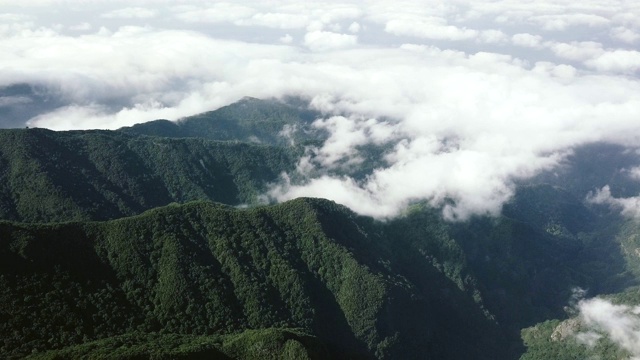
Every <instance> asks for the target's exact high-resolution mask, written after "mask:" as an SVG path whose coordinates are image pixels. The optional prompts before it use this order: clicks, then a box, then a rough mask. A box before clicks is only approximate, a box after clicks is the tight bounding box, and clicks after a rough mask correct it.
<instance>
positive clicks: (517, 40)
mask: <svg viewBox="0 0 640 360" xmlns="http://www.w3.org/2000/svg"><path fill="white" fill-rule="evenodd" d="M511 42H513V44H514V45H517V46H522V47H530V48H540V47H542V36H540V35H531V34H528V33H519V34H514V35H513V36H511Z"/></svg>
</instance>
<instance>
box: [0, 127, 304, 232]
mask: <svg viewBox="0 0 640 360" xmlns="http://www.w3.org/2000/svg"><path fill="white" fill-rule="evenodd" d="M299 152H300V150H298V149H297V148H293V147H288V148H283V147H275V146H267V145H257V144H248V143H237V142H219V141H218V142H216V141H209V140H204V139H195V138H194V139H168V138H160V137H149V136H133V135H126V134H123V133H121V132H117V131H98V130H96V131H71V132H54V131H49V130H45V129H16V130H0V218H2V219H8V220H18V221H29V222H37V221H44V222H47V221H68V220H102V219H113V218H117V217H121V216H126V215H134V214H139V213H141V212H142V211H144V210H148V209H151V208H154V207H157V206H163V205H167V204H169V203H171V202H174V201H176V202H184V201H190V200H198V199H209V200H215V201H219V202H222V203H226V204H232V205H238V204H243V203H252V202H255V201H256V197H257V196H258V195H259V194H261V193H262V192H263V191H264V189H265V185H266V183H267V182H270V181H274V180H275V179H277V177H278V176H279V174H280V173H281V172H282V171H285V170H290V169H292V168H293V167H294V166H295V162H296V161H297V158H298V157H299Z"/></svg>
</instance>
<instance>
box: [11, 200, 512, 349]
mask: <svg viewBox="0 0 640 360" xmlns="http://www.w3.org/2000/svg"><path fill="white" fill-rule="evenodd" d="M421 216H424V215H421ZM395 226H403V227H404V225H403V224H389V225H385V226H383V225H381V224H377V223H374V222H372V221H371V220H370V219H367V218H360V217H357V216H356V215H355V214H353V213H351V212H350V211H348V210H347V209H345V208H343V207H341V206H338V205H336V204H335V203H332V202H329V201H326V200H319V199H315V200H314V199H299V200H295V201H291V202H288V203H284V204H282V205H277V206H271V207H262V208H255V209H251V210H238V209H233V208H229V207H225V206H222V205H217V204H214V203H210V202H193V203H189V204H185V205H171V206H168V207H163V208H159V209H155V210H151V211H148V212H146V213H144V214H142V215H139V216H135V217H131V218H123V219H119V220H112V221H109V222H85V223H64V224H51V225H28V224H13V223H3V224H2V225H1V226H0V238H1V239H2V243H1V247H0V249H1V250H0V264H2V265H0V266H1V270H2V276H1V277H0V282H1V284H0V285H1V286H0V289H2V293H1V295H0V314H1V315H0V316H1V317H2V322H0V324H2V325H0V337H1V338H3V339H4V344H3V347H2V353H3V354H5V356H23V355H25V354H28V353H30V352H31V351H34V350H36V351H42V350H46V349H51V348H54V349H55V348H61V347H64V346H67V345H73V344H81V343H84V342H87V341H93V340H97V339H102V338H107V337H113V336H117V335H121V334H128V333H132V332H135V333H143V334H150V333H151V334H153V333H160V334H181V335H216V334H229V333H236V332H241V331H243V330H245V329H268V328H274V327H275V328H300V329H303V330H304V331H305V332H307V333H309V334H313V335H315V336H317V338H318V339H319V341H320V342H321V343H323V344H326V346H327V348H328V349H331V350H330V351H334V352H335V351H338V352H339V353H341V354H344V353H346V354H348V353H352V354H354V356H356V357H369V356H375V357H378V358H423V357H425V356H427V357H435V358H463V357H467V356H470V355H471V354H474V357H476V358H487V359H492V358H496V357H498V358H503V357H505V355H506V353H505V349H503V348H502V346H501V344H500V343H499V341H498V339H500V338H501V335H502V334H501V332H500V329H499V328H498V327H497V326H496V325H495V323H494V321H493V319H492V318H491V316H490V315H489V314H488V313H487V312H486V311H483V310H484V309H483V307H482V304H481V299H480V297H479V295H478V294H477V289H475V288H474V286H475V284H473V281H470V280H471V278H470V277H469V275H468V274H467V271H468V269H466V267H465V266H464V263H461V262H460V260H461V259H460V256H462V254H461V252H460V249H458V248H457V247H456V245H455V243H454V242H452V241H451V240H450V239H448V238H447V235H446V232H445V233H443V232H442V230H443V229H442V226H444V225H443V224H441V223H438V222H436V223H434V224H420V225H419V226H417V227H416V228H415V229H413V231H412V232H411V233H410V234H407V235H406V236H404V237H401V238H395V237H394V236H393V234H394V233H395ZM429 249H434V250H437V251H439V252H440V253H439V254H438V255H439V256H438V257H439V259H436V258H434V255H435V254H436V253H435V252H434V253H433V254H429V253H427V251H428V250H429ZM474 295H475V296H476V298H474ZM447 344H456V346H448V345H447ZM187 345H188V344H187ZM187 345H185V346H187ZM187 347H188V346H187ZM82 349H84V348H77V347H76V348H73V349H70V350H65V351H84V350H82ZM222 350H223V351H224V347H223V348H222ZM479 350H482V351H481V353H480V354H482V355H477V354H476V351H479ZM328 351H329V350H328Z"/></svg>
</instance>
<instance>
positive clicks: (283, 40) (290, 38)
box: [279, 34, 293, 44]
mask: <svg viewBox="0 0 640 360" xmlns="http://www.w3.org/2000/svg"><path fill="white" fill-rule="evenodd" d="M279 40H280V42H281V43H283V44H291V43H292V42H293V36H291V35H289V34H285V35H284V36H282V37H280V39H279Z"/></svg>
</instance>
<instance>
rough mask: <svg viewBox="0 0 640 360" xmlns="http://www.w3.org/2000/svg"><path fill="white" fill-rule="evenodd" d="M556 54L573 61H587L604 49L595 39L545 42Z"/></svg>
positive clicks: (599, 54) (600, 53) (601, 52)
mask: <svg viewBox="0 0 640 360" xmlns="http://www.w3.org/2000/svg"><path fill="white" fill-rule="evenodd" d="M546 45H547V46H548V47H549V48H550V49H551V51H553V52H554V53H555V54H556V56H558V57H560V58H563V59H567V60H573V61H587V60H590V59H593V58H595V57H598V56H601V55H602V54H603V53H604V52H605V51H604V49H603V48H602V44H600V43H598V42H595V41H573V42H570V43H560V42H556V43H547V44H546Z"/></svg>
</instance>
